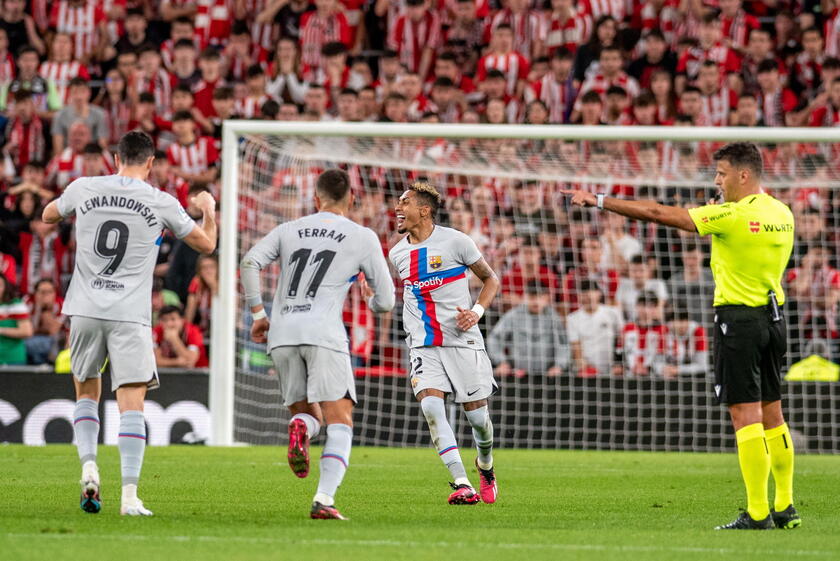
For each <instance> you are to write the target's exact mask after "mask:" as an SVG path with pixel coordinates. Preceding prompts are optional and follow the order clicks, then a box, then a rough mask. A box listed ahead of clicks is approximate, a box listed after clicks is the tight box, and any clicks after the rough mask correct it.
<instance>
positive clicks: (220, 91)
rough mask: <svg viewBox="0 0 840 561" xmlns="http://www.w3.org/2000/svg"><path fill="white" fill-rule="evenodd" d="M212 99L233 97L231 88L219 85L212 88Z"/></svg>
mask: <svg viewBox="0 0 840 561" xmlns="http://www.w3.org/2000/svg"><path fill="white" fill-rule="evenodd" d="M213 99H234V95H233V88H231V87H228V86H219V87H218V88H216V89H215V90H213Z"/></svg>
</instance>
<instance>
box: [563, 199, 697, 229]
mask: <svg viewBox="0 0 840 561" xmlns="http://www.w3.org/2000/svg"><path fill="white" fill-rule="evenodd" d="M560 192H561V193H563V194H564V195H568V196H570V197H571V198H572V201H571V202H572V204H573V205H577V206H583V207H589V206H596V205H597V203H598V199H597V197H596V195H595V194H594V193H589V192H586V191H573V190H570V189H563V190H561V191H560ZM603 204H604V210H609V211H610V212H615V213H616V214H621V215H622V216H626V217H628V218H634V219H636V220H642V221H644V222H656V223H657V224H662V225H664V226H672V227H674V228H679V229H680V230H685V231H686V232H697V227H696V226H695V225H694V221H693V220H692V219H691V216H690V215H689V214H688V210H686V209H684V208H682V207H678V206H667V205H661V204H659V203H657V202H654V201H626V200H624V199H615V198H613V197H604V203H603Z"/></svg>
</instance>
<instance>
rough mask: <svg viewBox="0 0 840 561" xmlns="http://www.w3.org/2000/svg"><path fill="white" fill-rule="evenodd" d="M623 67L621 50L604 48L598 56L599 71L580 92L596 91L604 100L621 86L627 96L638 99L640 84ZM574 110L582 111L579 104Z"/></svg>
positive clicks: (610, 47) (582, 85) (586, 81)
mask: <svg viewBox="0 0 840 561" xmlns="http://www.w3.org/2000/svg"><path fill="white" fill-rule="evenodd" d="M621 67H622V61H621V50H620V49H619V48H618V47H613V46H608V47H604V48H602V49H601V52H600V53H599V55H598V71H597V72H593V73H592V74H590V75H589V76H588V77H587V78H586V80H584V82H583V83H582V84H581V86H580V91H581V92H584V93H586V92H590V91H594V92H597V93H598V94H599V95H600V96H601V97H602V99H604V97H605V96H606V94H607V90H609V89H610V87H611V86H619V87H621V88H622V89H624V91H625V93H626V95H630V96H631V97H636V96H637V95H639V91H640V90H639V84H638V82H636V79H635V78H633V77H631V76H628V75H627V73H626V72H624V70H622V68H621ZM574 110H575V112H579V111H580V110H581V108H580V104H579V103H575V108H574ZM574 114H575V113H573V115H574Z"/></svg>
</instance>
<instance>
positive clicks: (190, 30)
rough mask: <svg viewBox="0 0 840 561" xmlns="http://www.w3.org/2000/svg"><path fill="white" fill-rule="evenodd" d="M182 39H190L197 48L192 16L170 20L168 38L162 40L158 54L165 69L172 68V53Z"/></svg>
mask: <svg viewBox="0 0 840 561" xmlns="http://www.w3.org/2000/svg"><path fill="white" fill-rule="evenodd" d="M182 39H187V40H189V41H192V42H193V44H194V45H195V47H196V49H198V48H199V46H198V43H197V42H196V36H195V27H194V26H193V20H192V18H190V17H187V16H179V17H176V18H175V19H174V20H173V21H172V23H171V25H170V28H169V39H167V40H166V41H164V42H163V44H162V45H161V46H160V54H161V58H162V59H163V65H164V67H166V69H167V70H170V71H171V70H172V66H173V60H172V59H173V55H174V50H175V45H176V44H177V43H178V42H179V41H180V40H182Z"/></svg>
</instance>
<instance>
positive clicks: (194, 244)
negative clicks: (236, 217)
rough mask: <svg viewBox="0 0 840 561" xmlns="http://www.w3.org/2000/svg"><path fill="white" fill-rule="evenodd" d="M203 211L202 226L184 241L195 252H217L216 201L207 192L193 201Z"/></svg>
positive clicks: (203, 192) (195, 229) (194, 229)
mask: <svg viewBox="0 0 840 561" xmlns="http://www.w3.org/2000/svg"><path fill="white" fill-rule="evenodd" d="M193 203H194V204H195V206H196V207H197V208H198V209H199V210H200V211H201V224H200V225H199V226H198V227H196V228H193V229H192V231H191V232H190V233H189V234H187V235H186V236H185V237H184V238H183V240H184V241H185V242H186V243H187V245H188V246H190V247H191V248H193V249H194V250H196V251H198V252H200V253H204V254H205V255H206V254H210V253H213V252H214V251H215V250H216V234H217V228H216V200H215V199H214V198H213V195H211V194H210V193H208V192H207V191H202V192H201V193H199V194H198V195H196V196H195V199H194V200H193Z"/></svg>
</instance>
